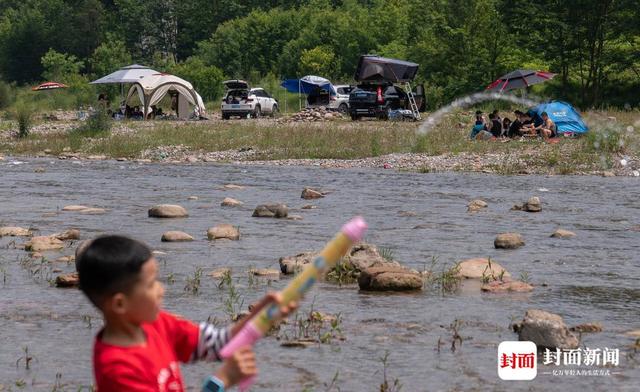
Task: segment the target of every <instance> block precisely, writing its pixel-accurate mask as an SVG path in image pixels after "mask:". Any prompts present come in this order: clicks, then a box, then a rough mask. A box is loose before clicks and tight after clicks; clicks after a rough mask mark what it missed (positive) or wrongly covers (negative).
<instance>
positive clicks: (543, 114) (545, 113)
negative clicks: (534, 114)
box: [540, 112, 549, 117]
mask: <svg viewBox="0 0 640 392" xmlns="http://www.w3.org/2000/svg"><path fill="white" fill-rule="evenodd" d="M542 116H547V117H549V115H548V114H547V112H542V114H541V115H540V117H542Z"/></svg>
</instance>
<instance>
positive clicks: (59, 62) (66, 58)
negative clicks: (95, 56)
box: [42, 49, 84, 82]
mask: <svg viewBox="0 0 640 392" xmlns="http://www.w3.org/2000/svg"><path fill="white" fill-rule="evenodd" d="M83 66H84V64H83V63H82V61H78V59H77V58H76V56H74V55H71V54H65V53H58V52H56V51H55V50H53V49H49V51H48V52H47V53H46V54H45V55H44V56H43V57H42V67H43V68H44V71H43V72H42V77H43V78H44V79H46V80H55V81H61V82H64V81H66V80H67V79H68V78H69V77H70V76H73V75H78V74H79V73H80V69H82V67H83Z"/></svg>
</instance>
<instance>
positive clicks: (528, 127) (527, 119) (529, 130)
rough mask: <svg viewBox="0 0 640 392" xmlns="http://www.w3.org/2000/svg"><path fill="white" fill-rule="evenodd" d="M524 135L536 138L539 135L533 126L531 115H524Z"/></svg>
mask: <svg viewBox="0 0 640 392" xmlns="http://www.w3.org/2000/svg"><path fill="white" fill-rule="evenodd" d="M521 129H522V135H523V136H525V135H529V136H535V135H537V131H536V127H535V125H534V124H533V118H531V115H530V114H529V113H522V128H521Z"/></svg>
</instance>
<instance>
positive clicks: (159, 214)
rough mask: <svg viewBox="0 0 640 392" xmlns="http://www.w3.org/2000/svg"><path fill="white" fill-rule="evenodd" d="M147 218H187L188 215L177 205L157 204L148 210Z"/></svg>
mask: <svg viewBox="0 0 640 392" xmlns="http://www.w3.org/2000/svg"><path fill="white" fill-rule="evenodd" d="M149 216H150V217H153V218H184V217H187V216H189V213H187V210H186V209H185V208H184V207H182V206H179V205H175V204H159V205H157V206H154V207H151V208H150V209H149Z"/></svg>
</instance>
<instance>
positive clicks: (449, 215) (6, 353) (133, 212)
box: [0, 157, 640, 391]
mask: <svg viewBox="0 0 640 392" xmlns="http://www.w3.org/2000/svg"><path fill="white" fill-rule="evenodd" d="M37 168H42V169H44V170H45V171H44V172H36V171H42V170H36V169H37ZM34 170H35V171H34ZM0 182H1V184H2V185H1V186H0V225H3V226H23V227H33V228H37V229H39V231H40V233H41V234H43V235H44V234H50V233H53V232H59V231H62V230H65V229H68V228H78V229H80V231H81V235H82V238H83V239H84V238H91V237H93V236H95V235H98V234H102V233H114V232H117V233H124V234H128V235H132V236H134V237H136V238H139V239H141V240H143V241H145V242H146V243H148V244H149V245H150V246H151V247H152V248H153V249H156V250H159V251H162V252H164V253H166V254H164V255H161V256H159V261H160V267H161V277H162V279H163V280H164V281H167V280H171V281H173V282H174V283H172V284H171V283H168V282H167V283H166V290H167V291H166V295H165V301H164V304H165V305H164V306H165V308H166V309H168V310H170V311H173V312H177V313H179V314H182V315H184V316H186V317H188V318H191V319H194V320H204V319H207V318H208V317H216V318H218V319H224V318H225V317H227V316H225V305H224V300H225V299H226V298H228V290H227V289H220V288H218V287H217V282H216V281H214V280H213V279H212V278H210V277H208V276H206V273H207V272H209V271H211V270H214V269H216V268H220V267H231V268H232V270H233V276H234V277H235V278H234V284H235V286H236V287H237V288H238V291H239V293H240V295H241V296H242V298H243V301H244V303H245V304H248V303H251V302H253V301H255V300H257V299H258V298H259V297H260V296H261V295H262V294H263V293H264V292H266V291H267V290H274V289H278V288H281V287H284V286H285V285H286V284H287V282H288V281H289V278H287V277H283V278H281V279H280V280H279V281H272V282H270V281H267V280H265V279H254V280H253V281H250V280H249V279H248V278H247V276H248V275H247V274H246V271H247V270H248V269H250V268H251V267H258V268H278V258H279V257H281V256H288V255H293V254H296V253H298V252H301V251H306V250H317V249H320V248H322V246H323V245H324V244H325V242H326V241H327V240H329V239H330V238H331V237H332V236H333V234H334V233H335V232H336V231H337V230H338V229H339V228H340V226H341V225H342V223H343V222H345V221H346V220H347V219H348V218H350V217H352V216H354V215H363V216H364V217H365V218H366V219H367V221H368V223H369V226H370V230H369V233H368V235H367V238H366V240H367V241H368V242H371V243H374V244H376V245H377V246H379V247H385V248H388V249H390V251H391V252H392V253H393V256H394V258H395V259H397V260H399V261H401V262H402V263H404V264H405V265H408V266H410V267H412V268H415V269H419V270H422V269H423V268H424V266H425V264H426V265H427V266H428V265H430V264H431V260H432V258H434V257H436V258H437V261H438V263H439V264H438V267H437V268H441V265H443V264H449V265H450V264H452V263H454V262H456V261H459V260H463V259H467V258H472V257H491V258H492V259H494V260H496V261H498V262H499V263H501V264H502V265H503V266H504V267H506V268H507V269H508V270H509V271H510V272H511V274H512V275H513V276H515V277H518V276H520V275H523V274H524V275H528V277H529V280H530V281H531V282H532V283H533V284H534V285H536V286H537V287H536V289H535V291H534V292H533V293H530V294H519V295H491V294H480V293H479V290H478V287H477V286H476V287H473V285H468V284H467V285H465V286H464V287H463V288H462V289H461V290H459V291H457V292H455V293H452V294H445V295H443V294H442V293H439V292H438V291H437V290H425V291H424V292H421V293H413V294H371V293H363V292H359V291H358V289H357V286H353V285H347V286H342V287H338V286H335V285H332V284H328V283H321V284H319V285H318V286H317V287H315V288H314V289H313V290H312V294H311V295H310V296H309V297H308V298H306V300H305V301H304V302H303V303H302V305H301V312H306V311H308V309H309V307H310V305H311V303H312V302H313V304H314V305H313V306H314V309H316V310H319V311H321V312H323V313H330V314H336V313H340V314H341V317H342V325H341V329H342V332H343V334H344V337H345V340H344V341H337V340H335V341H333V342H332V343H330V344H320V345H315V346H312V347H308V348H283V347H281V346H280V343H279V342H278V341H276V340H275V339H274V338H272V337H270V338H267V339H264V340H262V341H261V342H260V343H259V344H258V345H257V347H256V351H257V356H258V360H259V364H260V370H261V374H260V376H259V378H258V384H257V387H256V388H255V389H254V390H265V391H302V390H305V388H306V390H308V391H325V390H326V389H327V387H326V386H325V385H329V384H330V383H331V380H332V379H333V377H334V375H336V374H337V380H336V382H335V385H336V386H338V387H339V388H340V390H341V391H376V390H379V388H380V383H381V382H382V380H383V372H382V369H383V365H382V361H381V360H380V358H381V357H383V356H384V355H385V353H388V360H387V363H388V369H387V376H388V378H389V379H390V381H393V380H394V379H396V378H397V379H398V380H399V381H400V382H401V384H402V391H450V390H478V391H484V390H496V391H511V390H527V391H529V390H534V391H548V390H563V391H573V390H607V391H609V390H616V391H623V390H628V391H632V390H633V391H636V390H638V385H640V370H639V367H638V360H639V359H640V358H639V357H637V356H635V357H634V356H633V352H632V349H630V348H629V347H630V346H631V345H632V343H633V341H634V339H633V338H631V337H629V336H625V335H624V332H626V331H629V330H633V329H638V328H640V318H639V311H640V304H639V302H638V300H639V299H640V288H639V287H638V281H639V279H640V256H639V255H638V251H637V250H638V242H639V239H640V187H639V185H640V183H639V182H638V180H637V179H635V178H602V177H562V176H558V177H544V176H515V177H508V176H494V175H481V174H416V173H401V172H395V171H383V170H380V169H340V170H329V169H322V168H315V167H257V166H248V165H247V166H245V165H211V164H207V165H205V164H203V165H197V164H196V165H167V164H139V163H133V162H115V161H101V162H88V161H82V162H80V161H59V160H56V159H22V158H20V159H19V160H18V159H16V158H10V157H7V159H6V161H4V162H0ZM228 183H234V184H239V185H244V186H246V188H245V189H243V190H224V189H223V188H222V185H224V184H228ZM305 186H312V187H317V188H320V189H322V190H325V191H331V193H330V194H329V195H327V197H325V198H323V199H320V200H315V201H313V202H312V203H309V202H307V201H305V200H302V199H300V192H301V191H302V189H303V188H304V187H305ZM534 195H537V196H540V198H541V199H542V203H543V211H542V212H540V213H536V214H530V213H526V212H518V211H510V208H511V207H512V206H513V205H514V204H517V203H522V202H523V201H525V200H527V199H528V198H529V197H530V196H534ZM189 196H197V197H198V200H188V197H189ZM224 197H233V198H236V199H238V200H241V201H243V202H244V203H245V205H244V206H243V207H241V208H222V207H220V202H221V201H222V199H223V198H224ZM475 198H483V199H484V200H486V201H487V202H488V203H489V208H488V209H487V210H485V211H482V212H480V213H477V214H473V215H471V214H469V213H467V212H466V205H467V203H468V202H469V201H471V200H473V199H475ZM268 202H283V203H285V204H287V205H288V206H289V207H290V208H291V209H292V211H290V214H299V215H302V216H303V220H300V221H292V220H276V219H259V218H252V217H251V213H252V209H253V207H255V206H256V205H257V204H261V203H268ZM160 203H172V204H180V205H182V206H184V207H185V208H187V209H188V211H189V213H190V216H189V218H185V219H174V220H158V219H152V218H148V217H147V210H148V208H149V207H151V206H153V205H155V204H160ZM70 204H82V205H88V206H92V207H100V208H105V209H106V210H107V213H105V214H103V215H83V214H79V213H74V212H62V211H61V209H62V207H64V206H65V205H70ZM305 204H314V205H316V206H317V207H318V208H317V209H312V210H299V209H300V208H301V207H302V206H303V205H305ZM219 223H231V224H234V225H236V226H239V227H240V230H241V235H242V237H241V239H240V241H230V242H215V243H213V242H210V241H207V240H206V230H207V229H208V228H209V227H212V226H214V225H216V224H219ZM557 228H564V229H568V230H571V231H574V232H575V233H576V234H577V236H576V237H575V238H572V239H566V240H563V239H554V238H549V235H550V234H551V233H552V232H553V231H554V230H555V229H557ZM167 230H182V231H185V232H187V233H189V234H191V235H193V236H194V237H195V239H196V240H195V241H194V242H191V243H162V242H160V237H161V235H162V233H163V232H165V231H167ZM507 231H517V232H520V233H521V234H522V235H523V236H524V239H525V241H526V245H525V246H524V247H522V248H520V249H517V250H496V249H494V247H493V239H494V238H495V236H496V234H498V233H501V232H507ZM12 241H15V242H16V243H18V244H20V243H22V242H23V240H22V239H20V238H6V237H5V238H2V239H0V268H1V270H0V273H1V275H0V279H2V280H3V282H0V283H2V285H1V286H0V298H1V300H0V384H3V385H4V387H5V389H6V388H8V387H12V388H13V389H14V390H16V389H19V388H17V387H16V386H15V384H16V382H18V383H21V381H22V380H23V381H24V382H25V383H26V386H25V387H24V389H25V390H42V391H49V390H52V388H53V386H54V385H55V383H56V382H57V383H58V384H59V385H62V386H65V388H64V389H61V390H74V391H75V390H77V389H78V387H79V386H82V385H89V384H91V382H92V370H91V349H92V339H93V336H94V335H95V333H96V332H97V331H98V330H99V328H100V325H101V321H100V318H99V315H98V313H97V312H96V311H95V310H94V309H93V308H92V307H91V306H90V305H89V303H88V301H87V300H85V298H84V297H83V296H82V295H81V293H80V292H79V291H78V290H75V289H59V288H54V287H51V285H50V284H49V282H48V279H50V278H51V277H52V276H55V274H52V273H51V268H49V267H46V268H42V269H41V270H40V271H36V272H35V273H34V272H33V271H34V270H35V269H36V268H37V266H34V265H29V264H28V263H26V262H25V261H24V259H23V258H24V256H25V255H26V252H24V251H22V250H18V249H15V247H14V246H13V242H12ZM74 248H75V245H70V246H69V247H68V248H65V249H64V250H63V251H62V252H53V253H47V257H48V258H49V259H55V258H57V257H59V256H61V255H69V254H73V251H74ZM197 267H201V268H202V269H203V271H204V272H205V275H204V276H203V278H202V284H201V287H200V293H199V294H198V295H193V294H191V293H188V292H186V291H185V290H184V287H185V284H186V282H187V279H188V278H189V277H190V276H193V275H194V271H195V270H196V268H197ZM52 268H57V269H61V270H62V271H63V272H72V271H73V269H74V267H73V264H66V263H54V265H53V267H52ZM543 284H544V285H543ZM530 308H539V309H544V310H548V311H552V312H555V313H558V314H560V315H562V316H563V317H564V319H565V321H566V322H567V324H568V325H576V324H580V323H585V322H600V323H602V325H603V327H604V332H602V333H598V334H586V335H584V336H583V340H582V342H583V346H586V347H590V348H601V349H604V348H605V347H607V348H618V349H620V359H619V362H620V363H619V366H618V367H614V368H610V370H611V372H615V373H616V374H615V375H610V376H602V377H594V376H591V377H589V376H573V377H561V376H553V375H551V374H542V373H543V372H550V371H551V370H554V369H556V368H553V367H551V366H543V365H542V364H541V361H539V370H538V376H537V378H536V379H535V380H534V381H529V382H527V381H501V380H500V379H499V378H498V376H497V368H496V363H497V345H498V344H499V343H500V342H501V341H505V340H517V335H515V334H514V333H512V332H511V331H510V330H509V328H508V326H509V324H510V323H511V321H512V320H520V319H522V317H523V315H524V313H525V311H526V310H527V309H530ZM455 320H459V323H460V325H461V326H460V328H459V329H458V332H459V334H460V335H461V336H462V337H463V339H464V340H463V343H462V345H461V346H460V345H457V347H456V350H455V351H452V350H451V340H452V331H451V330H450V329H449V326H450V325H451V324H452V323H454V321H455ZM439 340H440V341H441V343H442V344H441V347H440V351H439V352H438V350H437V347H438V341H439ZM25 347H26V348H28V353H29V356H31V357H33V360H32V361H31V363H30V369H29V370H27V369H25V366H24V356H25V352H24V349H25ZM21 358H22V359H21ZM560 368H563V367H558V368H557V369H560ZM568 368H569V367H567V369H568ZM210 369H211V365H209V364H197V365H188V366H184V367H183V373H184V374H185V378H186V379H187V383H188V384H189V385H190V386H191V388H193V389H192V390H199V389H198V386H199V385H200V380H201V379H202V378H203V377H204V376H205V375H206V374H207V373H208V372H210ZM563 369H564V368H563ZM56 375H57V376H56ZM56 377H58V379H57V381H56ZM0 389H2V388H1V387H0ZM332 390H333V391H337V390H338V389H337V388H333V389H332Z"/></svg>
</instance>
